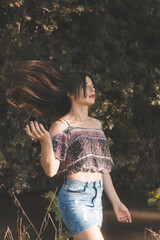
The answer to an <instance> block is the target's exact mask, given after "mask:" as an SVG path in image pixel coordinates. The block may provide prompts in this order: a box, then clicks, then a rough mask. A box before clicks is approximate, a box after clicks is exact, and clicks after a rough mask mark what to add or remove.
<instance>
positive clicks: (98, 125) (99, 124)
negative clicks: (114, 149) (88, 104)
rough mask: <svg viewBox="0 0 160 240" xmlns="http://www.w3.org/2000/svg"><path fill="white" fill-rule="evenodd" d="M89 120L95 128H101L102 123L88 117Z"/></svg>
mask: <svg viewBox="0 0 160 240" xmlns="http://www.w3.org/2000/svg"><path fill="white" fill-rule="evenodd" d="M90 119H91V121H92V122H93V123H95V125H96V126H97V128H100V129H101V128H102V123H101V122H100V121H99V120H98V119H97V118H93V117H90Z"/></svg>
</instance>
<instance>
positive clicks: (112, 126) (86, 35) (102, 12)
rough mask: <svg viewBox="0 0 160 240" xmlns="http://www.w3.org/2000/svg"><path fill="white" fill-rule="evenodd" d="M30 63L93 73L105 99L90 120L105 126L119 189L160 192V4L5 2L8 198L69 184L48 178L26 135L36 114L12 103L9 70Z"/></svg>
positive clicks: (0, 123)
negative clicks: (11, 193)
mask: <svg viewBox="0 0 160 240" xmlns="http://www.w3.org/2000/svg"><path fill="white" fill-rule="evenodd" d="M29 59H39V60H44V61H46V62H48V63H50V64H51V65H52V66H53V67H54V68H56V69H57V70H59V71H61V70H69V71H70V70H77V71H87V72H90V73H92V74H93V75H94V76H95V79H96V82H97V91H98V97H97V100H96V103H95V105H94V106H93V107H91V108H90V115H91V116H93V117H96V118H98V119H99V120H100V121H101V122H102V124H103V127H104V131H105V134H106V137H107V139H108V142H109V145H110V150H111V153H112V157H113V160H114V163H115V167H114V170H113V171H112V178H113V181H114V184H115V186H116V188H117V189H124V188H126V189H132V190H133V191H135V190H137V189H139V191H141V190H145V191H146V192H147V191H149V190H151V189H154V188H156V187H158V186H160V174H159V172H160V161H159V159H160V147H159V142H160V1H159V0H134V1H133V0H131V1H128V0H103V1H102V0H99V1H95V0H88V1H87V0H84V1H82V0H63V1H62V0H53V1H51V0H48V1H47V0H39V1H37V0H15V1H14V0H0V191H1V192H8V191H10V190H11V189H13V190H16V192H17V193H22V192H23V191H26V190H27V191H31V192H33V191H48V190H49V189H51V188H52V189H54V188H55V187H56V185H59V182H61V179H58V178H57V177H55V178H53V179H50V178H48V177H47V176H45V174H44V172H43V170H42V168H41V166H40V163H39V161H38V160H37V156H38V154H39V152H40V145H39V143H33V142H32V141H31V140H30V139H29V137H27V136H26V134H25V131H24V127H25V125H26V124H27V123H28V122H29V121H30V120H31V119H34V116H31V115H30V114H29V113H26V112H25V111H23V110H16V109H14V108H12V107H11V106H10V105H9V104H8V103H6V101H5V98H4V95H5V79H4V77H3V72H4V70H5V67H6V66H10V65H12V64H13V63H14V62H15V61H19V60H29ZM40 121H41V122H43V123H44V124H45V126H46V127H47V128H49V125H50V122H45V121H44V119H41V120H40ZM145 204H146V202H144V205H145Z"/></svg>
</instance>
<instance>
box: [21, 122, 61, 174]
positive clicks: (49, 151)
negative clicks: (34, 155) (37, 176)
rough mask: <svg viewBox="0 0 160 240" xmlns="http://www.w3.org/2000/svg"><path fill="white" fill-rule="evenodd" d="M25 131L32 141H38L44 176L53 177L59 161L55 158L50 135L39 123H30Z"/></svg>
mask: <svg viewBox="0 0 160 240" xmlns="http://www.w3.org/2000/svg"><path fill="white" fill-rule="evenodd" d="M25 130H26V133H27V135H28V136H30V137H31V138H32V139H35V140H39V141H40V144H41V165H42V167H43V169H44V171H45V173H46V175H48V176H49V177H53V176H54V175H56V173H57V171H58V169H59V165H60V161H59V160H58V159H56V158H55V155H54V151H53V146H52V139H51V135H50V133H49V132H48V131H47V130H46V129H45V128H44V126H43V125H42V124H41V123H39V124H38V123H37V122H36V121H35V122H34V123H33V122H32V121H31V122H30V126H29V125H27V126H26V128H25Z"/></svg>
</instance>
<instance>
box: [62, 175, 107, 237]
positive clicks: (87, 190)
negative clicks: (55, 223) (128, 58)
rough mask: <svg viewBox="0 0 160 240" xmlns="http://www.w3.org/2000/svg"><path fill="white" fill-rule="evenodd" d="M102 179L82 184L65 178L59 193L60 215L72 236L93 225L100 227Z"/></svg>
mask: <svg viewBox="0 0 160 240" xmlns="http://www.w3.org/2000/svg"><path fill="white" fill-rule="evenodd" d="M102 193H103V181H102V179H100V180H98V181H95V182H83V181H81V180H77V179H76V180H75V179H70V178H67V177H65V179H64V183H63V186H62V188H61V190H60V192H59V198H58V208H59V212H60V215H61V217H62V219H63V221H64V223H65V225H66V226H67V228H68V230H69V231H70V233H71V234H72V235H75V234H78V233H80V232H82V231H84V230H86V229H87V228H90V227H92V226H93V225H98V226H100V227H101V226H102V221H103V211H102V210H103V209H102Z"/></svg>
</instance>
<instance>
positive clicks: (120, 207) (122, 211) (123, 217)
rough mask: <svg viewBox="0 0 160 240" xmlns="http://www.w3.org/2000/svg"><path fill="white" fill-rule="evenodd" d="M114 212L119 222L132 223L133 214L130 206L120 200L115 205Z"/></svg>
mask: <svg viewBox="0 0 160 240" xmlns="http://www.w3.org/2000/svg"><path fill="white" fill-rule="evenodd" d="M113 209H114V212H115V214H116V217H117V220H118V222H122V223H131V222H132V219H131V215H130V212H129V211H128V208H127V207H126V206H125V205H124V204H123V203H122V202H121V201H120V202H118V203H115V204H114V205H113Z"/></svg>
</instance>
